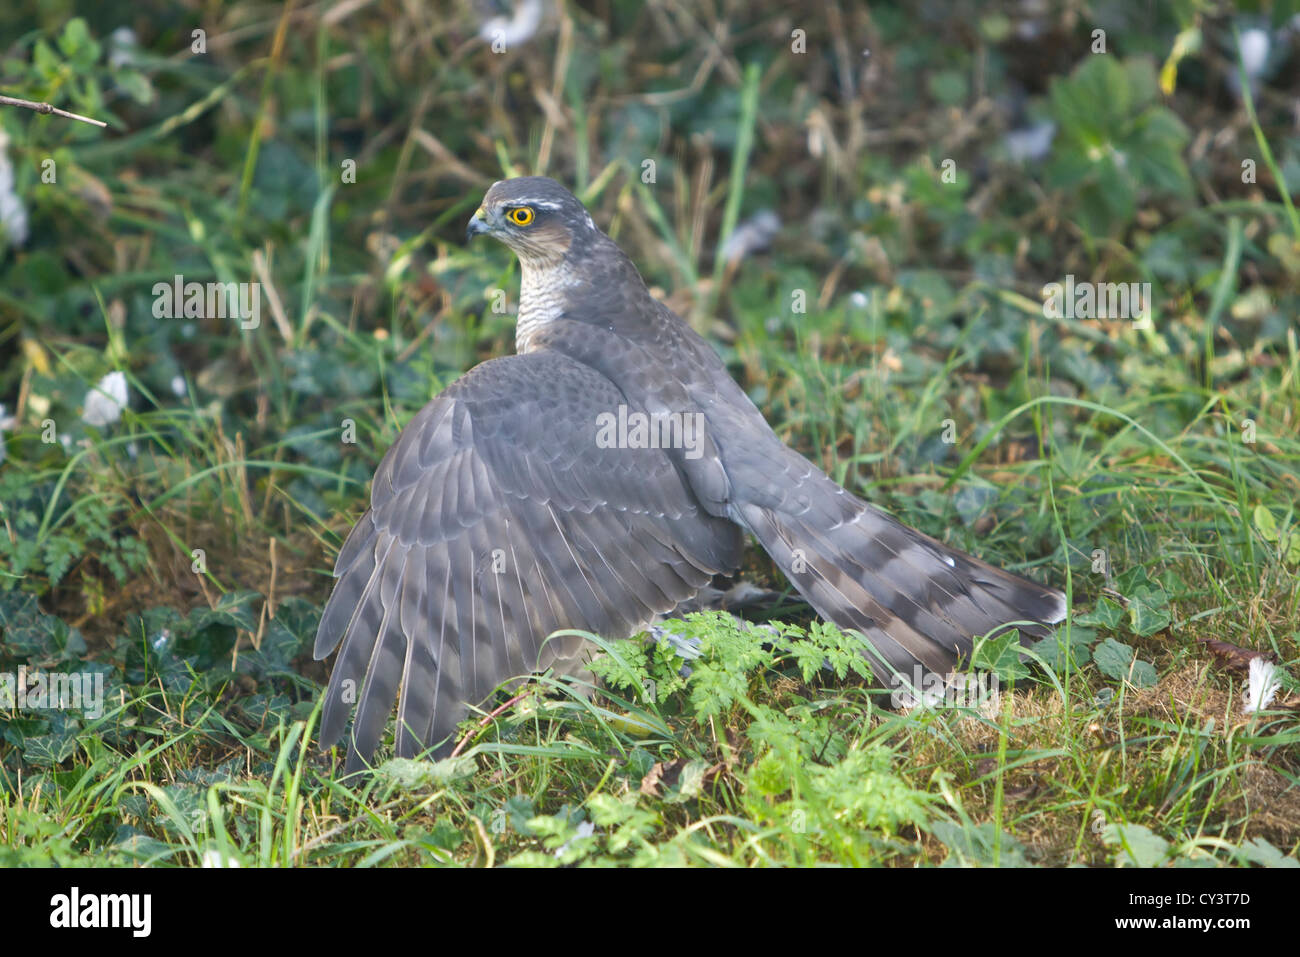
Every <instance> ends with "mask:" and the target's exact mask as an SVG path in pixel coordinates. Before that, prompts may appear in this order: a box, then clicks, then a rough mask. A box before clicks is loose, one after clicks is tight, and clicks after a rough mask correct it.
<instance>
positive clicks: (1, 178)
mask: <svg viewBox="0 0 1300 957" xmlns="http://www.w3.org/2000/svg"><path fill="white" fill-rule="evenodd" d="M8 149H9V136H8V134H6V133H5V131H4V130H0V246H3V245H6V244H7V245H10V246H21V245H22V244H23V243H25V242H27V207H26V206H24V205H23V201H22V200H21V199H19V197H18V194H17V193H16V192H15V191H14V167H13V164H12V163H11V162H9V153H8V152H7V151H8Z"/></svg>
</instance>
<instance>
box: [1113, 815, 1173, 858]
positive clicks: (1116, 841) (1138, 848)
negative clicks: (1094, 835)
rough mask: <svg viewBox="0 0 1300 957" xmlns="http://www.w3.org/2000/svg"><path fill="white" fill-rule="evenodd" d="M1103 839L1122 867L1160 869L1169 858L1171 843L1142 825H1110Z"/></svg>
mask: <svg viewBox="0 0 1300 957" xmlns="http://www.w3.org/2000/svg"><path fill="white" fill-rule="evenodd" d="M1101 839H1102V840H1103V841H1105V842H1106V843H1107V844H1109V845H1110V846H1111V847H1112V848H1114V854H1115V863H1116V864H1118V865H1119V866H1120V867H1159V866H1160V865H1161V864H1164V863H1165V861H1166V859H1167V858H1168V857H1169V842H1168V841H1166V840H1165V839H1164V838H1163V837H1161V836H1160V835H1159V834H1156V833H1155V832H1154V831H1152V830H1151V829H1150V828H1147V827H1143V826H1142V825H1141V824H1108V825H1106V828H1105V830H1103V831H1102V833H1101Z"/></svg>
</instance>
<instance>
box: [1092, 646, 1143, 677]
mask: <svg viewBox="0 0 1300 957" xmlns="http://www.w3.org/2000/svg"><path fill="white" fill-rule="evenodd" d="M1092 660H1093V663H1094V664H1096V666H1097V670H1098V671H1100V672H1101V673H1102V674H1104V675H1105V676H1106V677H1107V678H1116V679H1120V680H1122V679H1124V678H1127V677H1128V672H1129V665H1131V664H1132V663H1133V649H1132V648H1130V647H1129V646H1128V645H1126V644H1124V643H1123V642H1119V641H1116V640H1115V639H1114V638H1107V639H1106V640H1105V641H1103V642H1102V643H1101V644H1099V645H1098V646H1097V647H1096V649H1094V651H1093V653H1092Z"/></svg>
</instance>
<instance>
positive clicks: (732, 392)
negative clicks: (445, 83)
mask: <svg viewBox="0 0 1300 957" xmlns="http://www.w3.org/2000/svg"><path fill="white" fill-rule="evenodd" d="M480 233H482V234H487V235H489V236H492V237H494V238H496V239H498V240H500V241H501V242H503V243H505V244H506V245H507V246H509V247H510V248H511V249H512V250H514V252H515V254H516V255H517V256H518V258H519V262H520V264H521V267H522V282H521V288H520V294H519V315H518V321H517V325H516V332H515V350H516V354H515V355H512V356H505V357H502V358H497V359H491V360H489V361H487V362H483V363H481V364H480V365H478V366H475V367H474V368H473V369H471V370H470V371H469V372H467V373H466V374H465V375H463V376H462V377H461V378H460V379H458V380H457V381H456V382H454V383H452V384H451V385H450V386H448V387H447V388H446V389H445V390H444V391H443V392H442V393H441V394H439V395H438V396H437V397H436V398H434V399H433V400H432V401H431V402H429V404H428V405H426V406H425V407H424V408H423V409H422V410H421V411H420V412H419V413H418V414H417V415H416V416H415V417H414V418H413V419H412V420H411V421H410V423H409V424H408V425H407V426H406V428H405V429H403V431H402V433H401V435H400V436H399V437H398V439H397V441H396V442H395V443H394V444H393V446H392V448H390V449H389V450H388V453H387V454H386V455H385V456H384V459H383V461H382V462H381V463H380V465H379V468H378V470H377V471H376V473H375V478H374V482H373V485H372V487H371V492H370V509H369V510H368V511H367V512H366V513H365V514H364V515H363V516H362V517H361V519H360V521H358V522H357V524H356V526H355V527H354V528H353V529H352V532H351V534H350V535H349V536H348V538H347V541H346V542H345V543H344V545H343V548H342V550H341V551H340V552H339V556H338V562H337V564H336V566H335V569H334V576H335V577H336V578H337V579H338V582H337V583H336V585H335V587H334V591H333V594H332V595H331V596H330V599H329V602H328V603H327V605H326V606H325V610H324V612H323V614H322V617H321V622H320V627H319V630H318V631H317V633H316V646H315V654H316V657H317V658H318V659H319V658H323V657H325V656H326V655H328V654H330V653H331V652H332V651H333V650H334V649H335V648H336V647H338V646H339V643H340V642H342V651H341V653H340V654H339V656H338V660H337V661H336V662H335V663H334V670H333V673H332V675H331V676H330V681H329V687H328V689H327V690H326V699H325V705H324V714H323V717H322V719H321V734H320V739H321V743H322V746H328V745H329V744H332V743H333V742H334V741H336V740H337V739H338V738H339V736H340V735H341V734H342V732H343V728H344V725H345V723H346V719H347V715H348V712H349V711H350V710H351V703H352V702H353V701H354V700H355V701H356V703H357V708H356V721H355V724H354V727H353V734H352V741H351V746H350V748H349V760H348V765H349V768H350V769H354V768H356V767H358V766H359V764H360V761H361V759H369V757H370V756H371V755H372V754H373V753H374V751H375V749H376V747H377V746H378V744H379V740H380V737H381V735H382V732H383V729H384V725H385V723H386V722H387V719H388V716H389V714H390V712H391V710H392V707H393V703H394V700H396V701H397V729H396V745H397V753H398V755H400V756H411V755H414V754H416V753H418V752H419V751H421V750H422V749H424V748H426V747H429V746H432V745H435V744H438V743H439V742H443V741H444V739H447V738H448V736H449V735H450V734H451V733H452V731H453V730H454V729H455V726H456V724H457V723H458V722H459V721H460V720H461V719H462V718H463V717H464V716H465V714H466V711H467V708H468V706H469V705H471V704H477V703H478V702H481V701H482V700H483V699H484V698H485V697H487V695H489V694H490V693H491V692H492V691H493V690H494V689H495V688H496V687H497V686H498V685H500V684H501V683H502V682H504V681H506V680H507V679H509V678H512V677H515V676H524V675H527V674H529V673H530V672H533V671H537V670H545V669H547V668H554V669H555V671H556V673H559V674H572V673H574V672H577V671H579V670H580V669H581V668H582V667H583V663H584V652H586V651H587V650H588V649H587V648H586V647H585V643H584V641H583V640H582V639H580V638H577V637H572V636H570V637H562V638H557V639H554V640H551V641H549V642H548V641H547V640H546V639H547V637H548V636H549V635H551V634H552V633H553V632H556V631H559V630H562V629H580V630H584V631H589V632H593V633H596V634H600V635H604V636H607V637H611V638H615V637H620V638H621V637H627V636H630V635H632V634H635V633H636V632H638V631H639V630H641V629H643V628H644V627H645V626H646V625H647V624H649V623H650V622H651V621H653V620H654V619H655V618H656V616H658V615H661V614H664V613H667V612H671V611H672V610H673V609H674V608H675V607H677V605H678V604H679V603H681V602H682V601H684V600H686V599H689V598H690V597H692V596H693V595H694V594H695V593H696V592H697V591H698V590H699V589H700V588H701V587H703V586H704V585H705V584H707V583H708V582H709V581H710V580H711V579H712V577H713V576H714V575H715V574H716V573H719V572H722V573H729V572H733V571H735V570H736V569H737V568H738V566H739V562H740V556H741V548H742V545H743V538H744V533H746V532H748V533H749V534H751V535H753V536H754V538H755V539H757V541H758V542H759V544H760V545H762V546H763V548H764V549H765V550H766V551H767V553H768V555H770V556H771V557H772V559H773V560H774V561H775V562H776V564H777V565H779V566H780V567H781V569H782V571H783V572H784V573H785V574H786V576H787V577H788V578H789V579H790V581H791V582H792V583H793V585H794V586H795V588H797V589H798V591H799V592H800V594H802V595H803V597H804V598H806V599H807V600H808V602H809V603H810V604H811V605H812V606H813V608H815V609H816V610H817V612H818V613H819V614H820V615H822V616H823V617H824V618H826V619H828V620H829V621H831V622H834V623H835V624H836V625H838V626H840V627H841V628H844V629H854V630H857V631H858V632H861V634H862V635H863V636H864V637H865V639H866V641H867V642H868V643H869V644H870V645H871V646H872V649H873V653H871V654H870V655H869V657H870V658H871V660H872V664H873V668H874V669H875V673H876V675H877V677H878V678H879V679H880V680H881V681H882V682H885V681H889V679H890V678H891V677H892V676H893V675H894V674H895V673H898V674H903V675H911V674H912V673H913V672H914V669H916V668H917V667H918V666H919V667H920V668H922V669H924V671H925V672H927V673H938V674H939V675H947V674H948V673H950V672H951V671H952V669H953V667H954V665H955V664H956V662H957V660H958V658H960V657H967V658H968V657H969V656H970V653H971V650H972V643H973V639H974V638H975V637H978V636H981V635H984V634H986V633H988V632H990V631H993V630H995V629H998V628H999V627H1001V626H1004V625H1007V624H1008V623H1009V622H1024V621H1027V622H1032V623H1037V625H1038V626H1040V627H1039V629H1037V631H1038V633H1041V626H1044V625H1048V624H1053V623H1056V622H1058V621H1060V620H1061V619H1062V618H1063V617H1064V614H1065V598H1064V596H1063V595H1062V594H1061V593H1060V592H1059V591H1057V590H1055V589H1053V588H1049V587H1046V586H1044V585H1039V584H1037V583H1035V582H1032V581H1030V580H1028V579H1026V578H1022V577H1020V576H1018V575H1014V574H1012V573H1010V572H1006V571H1003V570H1001V569H998V568H994V567H992V566H990V565H987V564H985V563H984V562H981V561H979V560H977V559H975V558H972V557H970V556H969V555H965V554H963V553H961V552H959V551H956V550H954V549H951V548H948V547H947V546H945V545H943V544H941V543H940V542H938V541H936V540H935V539H932V538H930V537H928V536H926V535H923V534H921V533H920V532H916V531H914V530H912V529H910V528H908V527H907V526H905V525H903V524H901V523H900V522H898V521H897V520H895V519H893V518H891V517H890V516H889V515H887V514H885V513H884V512H882V511H881V510H879V509H877V508H876V507H874V506H872V505H869V504H867V503H866V502H863V501H862V500H861V499H859V498H858V497H856V496H855V495H853V494H851V493H849V492H847V491H845V490H844V489H843V488H840V486H839V485H837V484H836V483H835V482H833V481H832V480H831V479H829V478H827V476H826V475H825V474H823V473H822V471H821V470H820V469H818V468H817V467H816V466H815V465H813V464H811V463H810V462H809V461H808V460H807V459H805V458H804V457H803V456H802V455H800V454H799V453H797V452H795V451H794V450H792V449H790V448H789V447H787V446H786V445H785V443H783V442H782V441H781V440H780V439H779V438H778V437H777V435H776V433H775V432H773V431H772V429H771V427H770V426H769V425H768V424H767V422H766V421H765V420H764V418H763V416H762V414H761V413H760V412H759V411H758V409H757V408H756V407H755V405H754V403H753V402H751V401H750V399H749V397H748V396H747V395H746V394H745V393H744V391H742V390H741V388H740V386H738V385H737V384H736V383H735V382H734V381H733V380H732V378H731V376H730V375H729V374H728V373H727V370H726V368H725V367H724V365H723V363H722V361H721V360H720V359H719V358H718V356H717V354H716V353H715V352H714V351H713V350H712V348H710V346H709V345H708V343H707V342H705V341H704V339H702V338H701V337H700V336H699V335H697V334H696V333H695V332H694V330H692V329H691V327H690V326H689V325H688V324H687V323H686V322H684V321H683V320H682V319H681V318H679V317H678V316H677V315H675V314H674V313H673V312H672V311H671V310H670V309H669V308H668V307H667V306H665V305H664V304H663V303H661V302H659V301H658V300H656V299H655V298H654V297H653V296H651V295H650V293H649V291H648V290H647V289H646V286H645V283H644V282H643V281H642V279H641V275H640V273H638V272H637V269H636V267H635V266H634V265H633V264H632V261H631V260H630V259H629V258H628V257H627V256H626V255H625V254H624V253H623V251H622V250H621V249H619V247H618V246H617V245H616V244H615V243H614V241H613V240H611V239H610V238H609V237H608V236H606V235H605V234H604V233H603V232H601V231H600V229H598V228H597V226H596V225H595V223H594V222H593V221H592V218H591V216H590V215H589V214H588V213H587V210H586V209H585V208H584V207H583V205H582V203H580V202H579V201H578V199H577V198H576V197H574V196H573V195H572V194H571V193H569V192H568V190H566V189H565V188H564V187H562V186H561V185H560V184H559V183H557V182H555V181H554V180H551V179H547V178H545V177H540V176H526V177H520V178H516V179H509V180H504V181H501V182H498V183H495V184H494V185H493V186H492V187H491V188H490V189H489V190H488V192H487V195H486V197H485V198H484V200H483V205H482V206H481V207H480V208H479V210H478V212H477V213H475V215H474V217H473V218H472V219H471V220H470V222H469V227H468V235H469V237H473V236H476V235H478V234H480ZM1029 630H1030V631H1031V632H1034V631H1035V629H1034V628H1033V626H1031V627H1030V628H1029ZM756 640H757V639H756Z"/></svg>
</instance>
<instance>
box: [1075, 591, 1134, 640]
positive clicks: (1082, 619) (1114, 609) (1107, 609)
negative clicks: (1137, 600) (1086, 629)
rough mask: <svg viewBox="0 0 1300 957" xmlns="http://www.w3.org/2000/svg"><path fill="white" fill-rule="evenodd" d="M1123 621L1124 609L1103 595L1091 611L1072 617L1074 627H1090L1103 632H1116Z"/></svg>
mask: <svg viewBox="0 0 1300 957" xmlns="http://www.w3.org/2000/svg"><path fill="white" fill-rule="evenodd" d="M1123 620H1124V609H1123V608H1121V607H1120V606H1119V605H1117V604H1116V603H1115V602H1114V601H1112V600H1111V599H1109V598H1107V597H1105V596H1104V595H1103V596H1102V597H1101V598H1098V599H1097V603H1096V604H1095V605H1093V606H1092V611H1087V612H1084V613H1083V614H1082V615H1075V617H1074V623H1075V624H1076V625H1091V626H1093V627H1096V628H1100V629H1102V630H1103V631H1117V630H1118V629H1119V623H1120V622H1121V621H1123Z"/></svg>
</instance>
